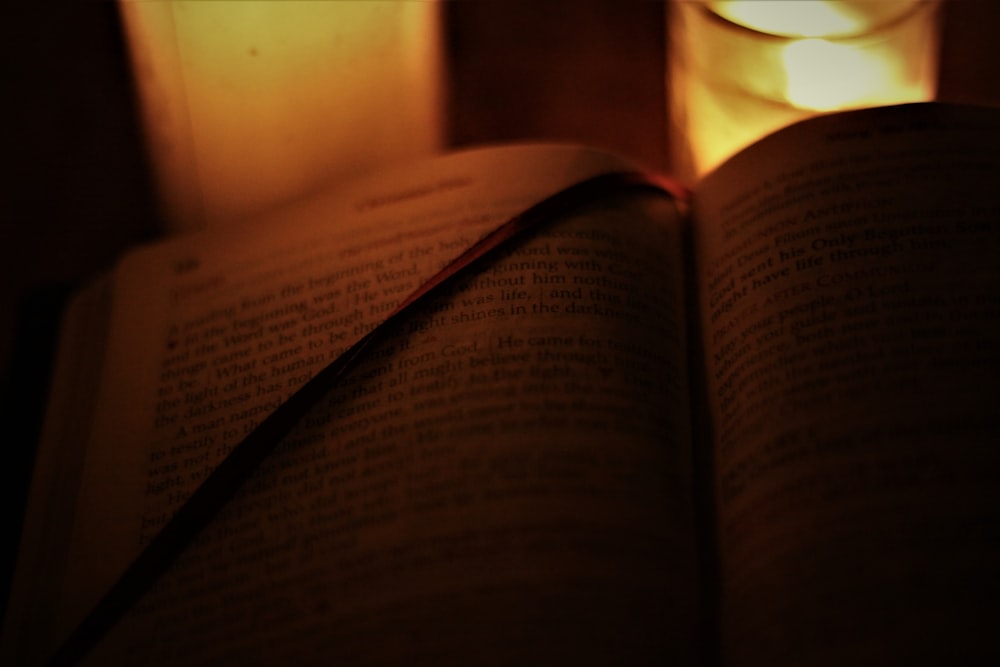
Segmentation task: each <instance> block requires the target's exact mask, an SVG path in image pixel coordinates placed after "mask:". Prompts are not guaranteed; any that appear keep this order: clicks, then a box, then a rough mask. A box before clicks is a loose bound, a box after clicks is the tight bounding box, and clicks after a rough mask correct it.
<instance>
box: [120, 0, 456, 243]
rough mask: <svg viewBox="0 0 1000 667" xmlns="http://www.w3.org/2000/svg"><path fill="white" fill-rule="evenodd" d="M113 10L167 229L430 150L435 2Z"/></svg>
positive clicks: (436, 54) (254, 208)
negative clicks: (117, 17)
mask: <svg viewBox="0 0 1000 667" xmlns="http://www.w3.org/2000/svg"><path fill="white" fill-rule="evenodd" d="M119 7H120V8H121V14H122V18H123V23H124V25H125V28H126V32H127V35H128V42H129V48H130V52H131V55H132V62H133V70H134V72H135V79H136V85H137V88H138V90H139V98H140V104H141V111H142V114H143V118H144V126H145V130H146V136H147V140H148V145H149V152H150V156H151V158H152V162H153V169H154V174H155V178H156V181H157V185H158V189H159V192H160V194H161V200H162V204H163V213H164V217H165V219H166V221H167V223H168V225H169V226H170V227H172V228H174V229H190V228H196V227H202V226H206V225H217V224H226V223H229V222H232V221H234V220H237V219H239V218H242V217H246V216H249V215H252V214H254V213H257V212H259V211H262V210H265V209H267V208H269V207H271V206H274V205H276V204H279V203H281V202H283V201H286V200H289V199H292V198H295V197H297V196H300V195H303V194H305V193H308V192H310V191H311V190H315V189H317V188H319V187H321V186H322V185H323V184H324V183H326V182H329V181H330V180H332V179H337V178H342V177H347V176H351V175H354V174H356V173H360V172H362V171H366V170H368V169H371V168H373V167H376V166H378V165H380V164H383V163H386V162H389V161H393V160H397V159H401V158H408V157H412V156H417V155H422V154H427V153H432V152H434V151H436V150H438V149H439V148H440V147H441V145H442V131H443V128H442V118H441V111H440V109H441V99H440V98H441V74H440V69H441V68H440V45H441V42H440V39H439V37H440V35H439V31H440V26H439V17H438V10H439V6H438V5H437V3H434V2H412V1H406V0H383V1H378V2H373V1H370V0H338V1H337V2H311V1H300V0H282V1H281V2H278V1H273V0H257V1H252V0H174V1H155V2H154V1H142V0H121V1H120V3H119Z"/></svg>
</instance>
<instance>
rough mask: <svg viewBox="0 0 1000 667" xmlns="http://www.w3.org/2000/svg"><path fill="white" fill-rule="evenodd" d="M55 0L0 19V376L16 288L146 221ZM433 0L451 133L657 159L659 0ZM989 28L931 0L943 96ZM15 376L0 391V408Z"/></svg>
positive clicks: (132, 171)
mask: <svg viewBox="0 0 1000 667" xmlns="http://www.w3.org/2000/svg"><path fill="white" fill-rule="evenodd" d="M66 5H68V6H62V5H58V6H53V5H52V3H37V2H29V1H28V0H22V1H21V2H15V3H10V4H8V5H7V6H6V7H5V9H4V15H3V20H2V21H0V23H2V27H0V31H2V32H3V39H2V40H0V44H2V46H0V48H3V49H6V50H7V52H6V53H5V54H4V55H3V57H2V62H3V63H4V66H3V68H4V74H5V88H6V89H7V91H8V92H7V94H6V95H5V98H6V99H5V101H4V120H5V122H4V123H3V127H4V131H5V142H4V147H5V151H4V154H5V159H6V161H7V169H5V170H4V173H5V177H4V179H3V182H4V185H5V189H4V196H3V202H4V214H3V218H2V220H3V221H2V223H0V266H2V267H3V269H2V271H3V276H2V277H3V279H2V280H0V379H3V378H6V377H7V375H8V372H7V370H8V368H14V367H15V364H13V363H12V360H13V361H23V362H25V363H28V364H31V363H34V361H33V360H32V359H30V358H27V357H22V356H18V355H23V354H25V352H24V348H22V347H19V346H15V345H14V339H15V335H14V332H15V330H16V329H17V327H18V325H19V323H23V321H24V319H25V318H23V317H20V316H19V314H18V313H19V311H18V308H19V304H21V303H24V302H25V299H26V297H34V296H36V295H37V294H39V292H40V290H42V291H44V289H45V288H47V287H49V286H53V285H55V286H59V285H74V284H79V283H80V282H82V281H84V280H86V279H87V278H88V277H90V276H93V275H94V274H95V273H97V272H98V271H100V270H102V269H103V268H105V267H107V266H109V265H110V263H111V262H112V261H113V260H114V258H115V257H117V256H118V255H119V254H120V253H121V252H122V251H123V250H124V249H125V248H127V247H128V246H130V245H132V244H134V243H136V242H138V241H140V240H143V239H147V238H151V237H153V236H154V235H155V234H156V233H157V226H156V216H155V213H154V210H155V209H154V205H153V196H152V193H151V189H150V184H149V181H148V177H147V171H146V166H145V162H144V156H143V152H142V148H141V142H140V140H139V133H138V128H137V125H136V122H135V119H134V115H133V104H134V100H133V99H132V96H131V86H130V82H129V72H128V68H127V61H126V58H125V52H124V44H123V40H122V36H121V31H120V27H119V25H118V23H117V15H116V12H115V6H114V4H113V3H111V2H94V3H66ZM443 6H444V11H445V14H446V18H447V23H446V25H447V52H448V62H449V72H450V76H449V90H450V98H449V104H448V141H449V144H450V145H454V146H460V145H469V144H475V143H480V142H495V141H506V140H516V139H549V140H568V141H577V142H584V143H589V144H594V145H598V146H603V147H606V148H610V149H612V150H616V151H619V152H622V153H625V154H627V155H630V156H632V157H634V158H636V159H638V160H640V161H642V162H645V163H646V164H648V165H649V166H651V167H654V168H660V169H664V168H666V167H668V165H667V155H668V147H667V136H666V122H665V106H666V102H665V86H664V64H665V63H664V60H665V58H664V54H665V52H666V44H665V30H664V27H665V19H664V13H665V11H664V4H663V3H662V2H655V1H652V0H644V1H638V0H637V1H634V2H622V1H620V0H547V1H546V2H527V1H521V0H513V1H511V0H477V1H476V2H447V3H445V4H444V5H443ZM998 28H1000V3H997V2H995V0H988V1H987V0H982V1H977V0H964V1H962V2H956V1H952V2H945V3H944V19H943V34H944V39H943V47H942V57H941V84H940V93H939V97H940V98H941V99H945V100H952V101H964V102H982V103H989V104H1000V67H998V65H1000V40H998V39H997V38H996V35H997V34H1000V33H998ZM28 303H29V304H30V303H32V299H30V298H29V299H28ZM34 335H35V334H29V338H31V339H32V340H34V338H32V337H33V336H34ZM15 347H16V350H17V351H16V352H14V351H13V350H14V349H15ZM29 350H30V346H29ZM36 375H38V374H37V373H36ZM40 379H42V380H44V378H40ZM7 384H8V383H7V382H4V385H5V386H6V385H7ZM21 389H22V388H21V387H17V388H15V389H14V390H13V391H9V392H8V393H7V394H5V397H4V401H3V405H6V406H7V410H8V414H9V411H10V406H12V405H19V404H18V403H17V401H15V400H14V399H17V398H18V397H19V393H20V392H21ZM10 449H11V448H7V450H8V454H10ZM14 454H17V455H19V456H21V460H19V461H18V462H16V463H11V462H10V459H8V466H7V470H8V471H10V474H17V471H19V470H22V471H23V470H26V469H28V467H29V466H30V452H21V453H18V452H14ZM23 474H24V475H25V476H26V473H23ZM2 481H5V480H0V482H2ZM3 486H4V488H5V492H6V493H7V494H8V496H7V498H5V499H4V500H7V501H8V502H0V505H3V506H4V507H5V508H7V509H6V511H7V512H8V514H6V515H4V516H2V517H0V521H14V522H15V523H16V516H17V515H19V509H18V501H19V495H18V494H20V493H22V492H23V489H21V488H20V486H19V485H18V484H14V485H10V484H3ZM5 527H6V526H5V525H4V524H0V530H2V529H4V528H5ZM3 565H4V564H3V563H0V566H3ZM2 569H3V568H2V567H0V571H2ZM0 593H2V590H0Z"/></svg>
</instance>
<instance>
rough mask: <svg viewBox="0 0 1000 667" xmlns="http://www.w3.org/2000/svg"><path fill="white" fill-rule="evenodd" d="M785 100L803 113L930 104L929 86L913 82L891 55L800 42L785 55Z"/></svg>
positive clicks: (826, 43) (896, 56) (849, 46)
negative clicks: (924, 101) (905, 103)
mask: <svg viewBox="0 0 1000 667" xmlns="http://www.w3.org/2000/svg"><path fill="white" fill-rule="evenodd" d="M781 55H782V64H783V65H784V69H785V75H786V78H787V81H786V84H785V96H786V97H787V98H788V101H789V102H791V103H792V104H793V105H795V106H797V107H801V108H803V109H814V110H816V111H832V110H835V109H843V108H850V107H857V106H863V105H877V104H882V103H885V104H890V103H893V102H898V101H901V100H903V101H905V100H917V99H927V98H928V97H929V93H930V92H931V91H929V90H928V86H927V82H924V85H923V87H922V86H921V84H920V82H915V81H908V80H907V79H906V76H905V75H906V70H905V67H904V65H903V63H901V62H900V59H901V56H900V55H899V54H895V53H892V52H891V51H887V50H879V49H877V48H864V47H860V46H855V45H852V44H839V43H837V42H832V41H828V40H825V39H800V40H795V41H793V42H792V43H791V44H788V45H787V46H786V47H785V48H784V50H783V51H782V54H781Z"/></svg>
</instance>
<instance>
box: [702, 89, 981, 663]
mask: <svg viewBox="0 0 1000 667" xmlns="http://www.w3.org/2000/svg"><path fill="white" fill-rule="evenodd" d="M998 131H1000V117H998V116H997V115H996V114H995V113H994V112H989V111H985V110H976V109H965V108H954V107H944V106H937V105H927V106H912V107H895V108H886V109H876V110H870V111H864V112H853V113H849V114H843V115H834V116H829V117H826V118H821V119H817V120H815V121H810V122H807V123H805V124H803V125H800V126H795V127H793V128H791V129H789V130H786V131H784V132H783V133H780V134H778V135H776V136H773V137H771V138H770V139H767V140H765V141H764V142H763V143H761V144H759V145H757V146H754V147H753V148H751V149H750V150H748V151H746V152H745V153H743V154H741V155H739V156H737V157H736V158H735V159H734V160H732V161H731V162H730V163H728V164H726V165H724V166H723V167H722V168H721V169H720V170H719V171H718V172H716V173H714V174H712V175H710V176H709V177H708V179H707V180H706V181H705V182H704V184H703V185H702V186H701V187H700V188H699V190H698V192H697V196H696V200H695V212H696V218H697V233H696V236H697V240H696V246H697V250H696V252H697V261H698V264H699V273H700V275H699V280H700V283H699V284H700V286H701V288H702V289H701V295H700V307H701V309H702V313H701V317H702V327H703V330H704V340H705V347H706V360H705V364H706V373H707V377H706V380H707V385H708V390H709V400H710V407H711V412H712V418H713V425H714V431H715V432H714V456H715V457H716V466H717V467H716V487H717V488H716V500H717V505H718V508H717V512H718V533H719V540H720V551H721V558H722V571H721V583H722V589H723V599H722V610H723V625H722V632H723V638H724V652H725V656H726V658H727V660H729V661H731V663H732V664H744V663H746V664H809V665H825V664H830V665H835V664H838V665H842V664H886V663H888V662H902V663H907V664H924V663H923V662H922V661H927V660H929V661H930V662H931V663H940V662H947V661H954V660H955V659H956V658H957V662H969V661H971V662H976V661H977V660H965V659H963V658H969V659H972V658H977V659H981V658H982V657H984V656H983V652H985V650H986V644H985V643H984V642H985V641H987V640H986V639H985V638H988V637H989V636H990V634H991V632H992V631H991V630H990V626H993V625H995V623H996V621H997V619H998V615H997V611H998V610H997V606H996V600H997V599H998V596H997V589H996V576H995V567H996V563H997V562H1000V553H998V544H1000V541H998V540H997V532H996V530H997V528H996V527H997V526H998V525H1000V516H998V514H997V512H998V508H1000V502H998V500H1000V499H998V497H997V489H998V486H997V478H996V470H997V463H998V459H997V456H998V454H997V452H998V450H997V448H996V442H997V435H998V433H1000V423H998V418H1000V413H998V412H997V410H996V378H997V377H998V372H1000V358H998V356H997V353H996V341H997V340H998V336H1000V310H998V309H997V305H998V301H997V299H998V295H1000V264H998V262H997V257H998V256H1000V255H998V251H1000V228H998V226H997V214H998V211H1000V193H998V190H997V189H996V183H995V182H996V174H997V173H998V169H1000V165H998V163H997V156H998V155H1000V140H998V137H1000V132H998ZM946 656H947V657H946Z"/></svg>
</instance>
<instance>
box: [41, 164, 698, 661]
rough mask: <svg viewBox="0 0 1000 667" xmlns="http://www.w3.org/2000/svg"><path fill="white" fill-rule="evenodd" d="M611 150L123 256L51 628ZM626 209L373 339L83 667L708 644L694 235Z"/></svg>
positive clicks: (652, 211)
mask: <svg viewBox="0 0 1000 667" xmlns="http://www.w3.org/2000/svg"><path fill="white" fill-rule="evenodd" d="M622 166H623V165H621V164H620V163H616V162H614V161H613V160H611V159H610V158H608V157H606V156H602V155H599V154H594V153H589V152H583V151H580V150H578V149H568V148H567V149H553V148H539V149H521V150H506V151H505V150H500V151H486V152H482V153H471V154H468V155H464V156H461V157H459V158H457V159H450V160H444V161H442V162H440V163H436V164H432V165H431V166H429V167H426V166H425V167H423V168H421V169H417V170H406V171H402V172H400V173H398V174H395V175H393V176H392V177H391V178H390V179H388V180H381V181H379V182H377V183H374V184H372V185H370V186H355V187H352V188H351V189H349V190H347V191H345V192H341V193H338V195H336V196H331V197H330V198H329V200H325V201H321V202H315V201H311V202H304V203H303V204H302V206H301V207H300V208H299V209H296V210H293V211H290V212H288V211H286V212H284V213H282V214H281V215H280V216H279V217H276V219H275V220H271V221H265V222H263V223H261V224H260V225H259V227H256V228H254V227H246V228H241V230H240V232H239V234H234V235H226V234H224V233H214V232H212V233H206V234H204V235H201V236H198V237H189V238H186V239H179V240H176V241H173V242H171V243H168V244H166V245H161V246H156V247H153V248H150V249H147V250H145V251H140V252H138V253H136V254H134V255H132V256H131V257H129V258H127V259H126V261H125V263H124V264H123V265H122V267H121V269H120V270H119V272H118V275H117V279H116V283H115V285H116V288H117V292H116V294H115V299H116V301H115V311H114V314H113V317H112V324H111V339H110V342H109V345H108V349H109V351H110V352H109V353H110V358H109V360H108V363H107V364H106V365H105V374H104V378H103V383H102V389H101V393H100V395H99V406H100V409H99V411H98V414H97V418H96V425H95V428H94V430H93V432H92V434H91V436H90V438H89V440H90V442H89V450H88V456H87V462H86V470H85V475H84V477H83V481H82V483H81V489H82V492H81V495H80V500H79V505H78V511H77V517H78V519H77V522H76V525H75V527H74V533H73V540H72V543H71V549H70V552H69V554H68V557H67V559H66V561H67V562H66V566H65V576H64V582H65V583H64V587H63V590H62V592H61V596H60V600H59V602H60V607H59V612H60V613H59V615H58V617H57V618H56V620H55V624H54V625H48V626H46V627H49V628H54V630H53V635H52V636H54V637H56V638H58V637H62V636H64V635H65V634H66V633H67V632H68V631H69V630H70V629H71V628H72V627H73V626H74V625H75V623H77V622H78V621H79V619H80V618H81V617H82V615H83V614H84V613H85V612H86V611H87V610H88V609H89V607H90V605H91V604H93V602H94V601H95V600H96V599H97V598H98V597H99V596H100V594H101V593H103V591H104V590H105V589H106V588H107V586H109V585H110V584H111V582H112V581H113V580H114V578H115V577H116V576H117V575H118V573H119V572H120V571H121V569H123V568H124V567H125V565H126V564H127V563H128V561H129V560H130V559H131V558H133V557H134V556H135V554H136V553H137V552H138V550H139V549H140V548H141V547H142V546H143V545H144V544H145V543H147V542H148V540H150V539H151V538H152V537H153V535H155V532H156V530H157V529H158V528H159V527H160V526H162V525H163V523H164V522H165V521H166V520H167V518H168V517H169V515H170V514H171V512H172V511H173V510H174V509H176V507H177V506H178V505H179V504H180V503H181V502H183V500H184V498H186V497H187V495H188V494H189V493H190V492H191V490H192V489H193V488H194V486H195V485H196V484H197V483H199V482H200V481H201V480H202V479H204V477H205V476H206V475H207V473H208V471H209V470H211V468H212V467H213V466H214V465H216V464H217V463H218V461H219V460H221V458H222V457H223V456H225V454H226V453H227V452H228V451H229V450H230V449H231V448H232V447H233V446H234V445H235V444H236V443H237V442H238V441H239V439H240V438H241V437H242V436H243V435H244V434H245V433H246V432H248V431H249V430H250V429H251V428H252V427H253V425H255V424H256V423H257V422H259V421H260V420H261V419H262V418H263V417H264V415H266V414H267V413H268V411H270V410H272V409H273V408H274V407H275V406H276V405H277V404H278V403H279V402H280V401H282V400H284V398H285V397H286V396H288V395H289V393H291V392H292V391H294V390H295V389H296V388H297V387H299V386H301V384H303V383H304V382H305V381H306V380H307V379H308V378H309V377H311V375H312V374H314V373H315V372H317V371H318V370H319V369H320V368H322V367H323V366H325V365H326V364H327V363H329V362H330V361H331V360H332V359H334V358H335V357H336V356H337V355H338V354H339V353H340V352H342V351H343V350H344V349H346V348H347V347H349V346H350V345H351V344H352V343H353V342H354V341H355V340H357V339H358V338H360V337H361V336H362V335H364V334H365V333H367V332H368V331H369V330H371V329H372V328H373V327H374V326H376V325H377V324H378V323H379V322H380V321H381V319H383V318H384V317H385V316H386V315H387V314H388V312H390V311H391V310H392V308H393V307H394V306H395V304H397V303H398V302H400V301H401V300H402V299H403V298H405V297H406V296H407V295H408V294H409V293H410V292H411V291H412V290H414V289H415V288H416V287H417V286H418V285H419V284H420V283H422V282H423V281H424V280H426V279H427V278H428V277H430V275H432V274H433V273H434V272H435V271H436V270H437V269H439V268H440V267H442V266H443V265H444V264H446V263H447V262H448V261H449V260H450V259H452V258H453V257H455V256H457V255H458V254H460V253H461V252H462V251H463V250H464V249H465V248H467V247H468V246H469V245H471V244H472V243H473V242H474V241H476V240H477V239H478V238H480V237H481V236H482V235H483V234H485V233H487V232H488V231H490V230H492V229H493V228H494V227H495V226H497V225H498V224H500V223H501V222H503V221H504V220H506V219H507V218H508V217H510V216H511V215H513V214H515V213H517V212H519V211H520V210H522V209H523V208H525V207H527V206H528V205H530V204H531V203H533V202H534V201H538V200H540V199H541V198H543V197H544V196H546V195H548V194H551V193H552V192H554V191H556V190H558V189H560V188H562V187H564V186H566V185H569V184H571V183H574V182H576V181H578V180H581V179H582V178H585V177H587V176H589V175H592V174H594V173H600V172H602V171H606V170H609V169H614V168H622ZM620 204H621V205H620V206H615V207H611V206H610V205H609V204H604V205H602V206H600V207H599V210H598V209H597V208H595V210H593V211H590V212H588V213H587V214H586V215H581V216H579V218H578V219H575V220H569V221H566V222H565V223H564V224H563V223H560V225H558V226H553V227H550V228H548V229H547V230H545V231H544V232H542V233H541V234H539V235H538V236H537V237H535V238H532V239H531V240H530V241H528V242H527V243H524V244H522V245H520V246H519V247H517V248H514V249H512V250H511V251H510V252H509V253H508V254H507V255H506V256H504V257H502V258H499V259H497V260H495V261H493V263H492V264H490V265H488V266H484V267H483V268H482V269H481V270H480V271H477V272H474V273H473V274H472V275H471V276H469V277H468V278H467V279H466V280H465V282H464V283H463V284H462V285H460V286H458V287H456V288H455V289H454V290H452V292H451V293H450V294H447V295H445V296H443V297H442V298H440V299H439V300H438V301H436V302H434V303H432V304H429V305H428V307H427V308H426V309H425V311H424V312H423V314H422V315H421V316H420V317H417V318H415V319H413V320H411V321H409V322H407V323H406V325H405V327H404V328H403V330H401V331H398V332H397V334H396V335H395V336H394V337H393V338H392V339H391V340H390V341H389V342H387V343H386V344H385V345H383V346H382V347H381V348H379V349H378V350H375V351H373V352H372V353H371V354H370V355H369V358H368V360H367V362H366V363H365V364H364V365H363V366H362V367H359V368H357V369H356V370H355V371H354V372H353V373H352V374H351V376H350V377H349V378H347V380H346V381H345V382H344V384H343V386H342V387H341V389H340V390H338V391H336V392H334V394H333V395H331V396H330V398H329V400H328V401H327V402H326V403H325V404H324V405H321V406H319V407H318V408H317V409H316V410H315V411H314V412H313V413H312V414H311V415H310V416H309V417H307V418H306V419H305V420H304V421H303V423H301V424H300V426H299V427H298V428H297V430H296V431H295V433H293V434H292V435H291V436H290V437H289V438H288V439H287V440H286V441H285V442H283V443H282V444H281V446H280V447H279V450H278V451H277V452H276V453H275V455H273V456H272V457H271V458H270V459H269V460H268V461H267V462H266V464H265V466H264V468H263V469H262V470H260V471H259V472H258V473H257V474H256V475H255V477H254V478H253V479H252V480H250V482H249V483H248V484H247V486H246V487H244V489H243V490H242V491H241V493H240V496H239V497H238V498H237V499H235V500H234V501H233V502H232V503H231V504H230V505H229V506H228V507H227V509H226V510H225V511H224V513H223V515H222V516H220V517H219V518H218V519H217V520H216V521H215V522H214V523H213V524H212V526H211V527H210V529H209V530H208V531H206V532H205V533H204V534H203V535H202V536H201V539H200V540H199V542H198V544H196V545H194V546H193V547H192V548H191V549H190V550H189V551H188V552H187V553H186V554H185V556H184V557H183V558H182V561H181V562H180V563H178V564H177V566H176V567H175V568H174V570H172V571H171V572H170V573H169V574H168V575H167V577H165V578H164V579H163V580H162V581H161V582H160V584H159V585H158V586H157V587H156V589H155V590H154V591H153V592H152V594H150V595H149V596H148V597H147V599H144V600H143V602H142V604H141V605H140V607H139V608H138V609H137V610H135V612H134V613H132V614H131V615H130V616H129V618H127V619H126V621H125V622H124V623H123V624H122V625H121V626H120V627H119V628H116V630H115V632H114V633H113V634H112V636H111V637H109V639H108V641H107V642H106V643H105V644H103V645H102V646H101V647H100V649H99V651H98V653H97V655H95V656H94V661H95V664H108V663H112V664H117V663H119V662H121V661H126V662H141V663H143V664H154V663H159V664H198V663H203V662H216V663H217V662H223V663H227V662H233V661H235V660H238V659H240V660H243V661H245V662H251V663H260V662H271V663H275V664H278V663H279V662H280V663H282V664H308V663H310V662H316V661H319V662H322V663H323V664H326V663H328V662H342V663H344V664H365V663H370V664H398V663H403V662H405V663H407V664H412V663H413V662H421V661H423V662H434V663H435V664H437V663H438V662H439V658H441V657H449V656H450V657H451V659H455V660H460V661H462V662H471V663H475V662H509V659H513V657H514V656H515V655H517V654H518V652H526V654H527V655H528V656H529V657H530V656H532V655H534V656H535V657H538V658H544V657H552V656H557V655H561V654H564V653H565V652H566V651H571V652H573V651H576V652H579V653H581V655H582V656H587V655H598V654H599V653H600V651H605V652H607V651H612V650H614V651H618V650H621V649H620V647H621V645H625V646H627V647H628V648H627V649H626V650H627V651H630V652H633V653H634V654H636V655H642V654H646V653H668V652H671V651H672V652H674V653H677V654H687V653H689V652H690V651H692V650H693V640H694V637H695V633H694V632H693V631H692V626H693V623H694V620H695V614H694V609H693V606H694V598H695V594H696V591H695V590H694V581H695V577H694V555H693V548H694V545H693V527H692V516H691V507H690V497H691V493H690V480H691V470H690V461H689V457H690V442H689V433H688V426H689V425H688V423H687V415H688V403H687V393H686V392H687V390H686V384H685V382H686V377H687V376H686V372H687V371H686V368H685V356H684V340H683V335H682V332H683V320H682V313H683V299H682V289H683V285H682V283H681V277H680V276H681V273H680V271H681V264H682V263H681V244H680V242H679V224H678V220H677V214H676V211H675V209H674V208H673V206H672V205H670V204H669V203H668V202H665V200H663V199H662V198H660V197H646V198H636V199H635V201H632V200H631V199H629V200H627V201H624V202H620ZM640 239H641V240H640ZM651 287H656V288H657V289H656V290H655V291H650V290H649V289H647V288H651ZM647 294H648V295H649V296H646V295H647ZM46 620H48V619H46ZM581 630H585V631H586V633H587V634H586V635H585V636H586V637H588V639H587V640H586V641H582V642H581V639H580V634H579V633H580V631H581ZM47 645H51V643H49V644H47ZM595 651H597V653H595ZM505 652H508V653H506V655H508V656H509V659H506V658H504V659H501V658H500V657H499V656H503V655H505Z"/></svg>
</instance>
